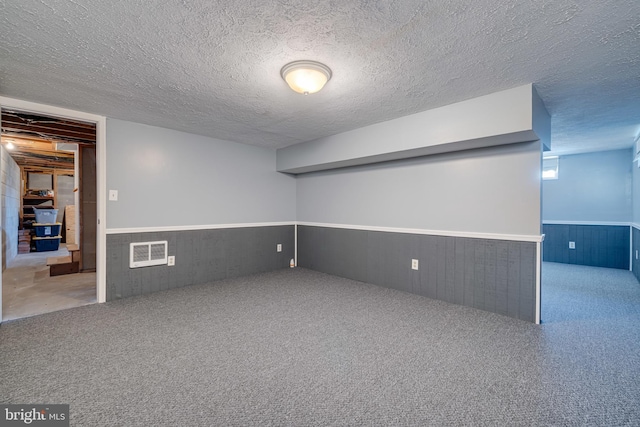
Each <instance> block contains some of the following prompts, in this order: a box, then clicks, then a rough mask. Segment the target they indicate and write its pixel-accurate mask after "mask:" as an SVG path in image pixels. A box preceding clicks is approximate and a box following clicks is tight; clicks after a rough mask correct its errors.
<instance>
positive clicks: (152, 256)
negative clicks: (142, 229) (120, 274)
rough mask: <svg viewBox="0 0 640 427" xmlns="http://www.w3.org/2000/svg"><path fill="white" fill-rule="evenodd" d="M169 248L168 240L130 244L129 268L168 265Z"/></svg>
mask: <svg viewBox="0 0 640 427" xmlns="http://www.w3.org/2000/svg"><path fill="white" fill-rule="evenodd" d="M168 246H169V242H167V241H166V240H164V241H160V242H143V243H131V244H129V268H138V267H148V266H150V265H162V264H166V263H167V247H168Z"/></svg>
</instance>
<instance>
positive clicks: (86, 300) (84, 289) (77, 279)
mask: <svg viewBox="0 0 640 427" xmlns="http://www.w3.org/2000/svg"><path fill="white" fill-rule="evenodd" d="M65 255H69V252H68V251H67V249H66V247H65V245H64V244H61V245H60V249H59V250H57V251H49V252H31V253H28V254H20V255H18V256H17V257H15V258H14V259H13V260H12V261H10V262H9V263H7V269H6V270H5V271H4V272H3V273H2V321H7V320H13V319H20V318H22V317H29V316H35V315H37V314H43V313H49V312H52V311H58V310H64V309H67V308H73V307H80V306H82V305H87V304H93V303H95V302H96V273H77V274H66V275H63V276H55V277H50V276H49V267H48V266H47V265H46V262H47V258H48V257H51V256H65Z"/></svg>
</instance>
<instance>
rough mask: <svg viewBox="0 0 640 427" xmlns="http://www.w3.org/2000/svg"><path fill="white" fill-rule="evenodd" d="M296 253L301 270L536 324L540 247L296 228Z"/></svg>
mask: <svg viewBox="0 0 640 427" xmlns="http://www.w3.org/2000/svg"><path fill="white" fill-rule="evenodd" d="M298 254H299V255H298V256H299V258H298V265H299V266H301V267H304V268H309V269H313V270H318V271H322V272H325V273H328V274H333V275H336V276H340V277H346V278H349V279H353V280H360V281H363V282H368V283H373V284H376V285H380V286H385V287H389V288H393V289H398V290H401V291H405V292H410V293H415V294H418V295H423V296H426V297H429V298H433V299H439V300H442V301H447V302H450V303H453V304H460V305H465V306H469V307H474V308H478V309H480V310H486V311H491V312H494V313H499V314H503V315H506V316H511V317H515V318H518V319H522V320H526V321H529V322H535V283H536V282H535V277H536V274H535V264H536V244H535V243H530V242H508V241H501V240H489V239H469V238H462V237H446V236H427V235H416V234H404V233H388V232H377V231H364V230H349V229H337V228H328V227H309V226H298ZM412 259H417V260H418V261H419V270H412V269H411V260H412Z"/></svg>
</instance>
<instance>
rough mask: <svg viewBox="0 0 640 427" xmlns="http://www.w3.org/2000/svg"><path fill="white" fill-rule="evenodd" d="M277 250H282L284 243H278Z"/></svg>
mask: <svg viewBox="0 0 640 427" xmlns="http://www.w3.org/2000/svg"><path fill="white" fill-rule="evenodd" d="M276 251H278V252H282V243H278V246H276Z"/></svg>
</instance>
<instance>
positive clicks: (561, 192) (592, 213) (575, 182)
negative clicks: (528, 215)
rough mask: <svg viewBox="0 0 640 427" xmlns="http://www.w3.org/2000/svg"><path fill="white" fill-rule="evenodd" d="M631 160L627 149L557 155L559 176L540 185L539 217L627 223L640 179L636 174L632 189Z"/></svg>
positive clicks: (639, 194) (630, 216)
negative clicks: (540, 203)
mask: <svg viewBox="0 0 640 427" xmlns="http://www.w3.org/2000/svg"><path fill="white" fill-rule="evenodd" d="M631 159H632V156H631V150H630V149H627V150H615V151H603V152H597V153H588V154H576V155H570V156H560V158H559V166H558V179H556V180H545V181H543V184H542V197H543V203H542V206H543V211H542V212H543V213H542V219H543V220H544V221H593V222H598V221H606V222H630V221H631V220H632V218H633V215H634V205H637V204H638V203H640V197H637V198H636V200H633V193H634V192H635V193H636V194H638V196H640V178H639V177H638V174H637V173H636V174H635V176H636V184H637V185H636V188H635V189H633V179H632V166H634V167H635V166H636V165H635V164H633V165H632V161H631ZM639 210H640V209H639ZM639 215H640V213H639Z"/></svg>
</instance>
